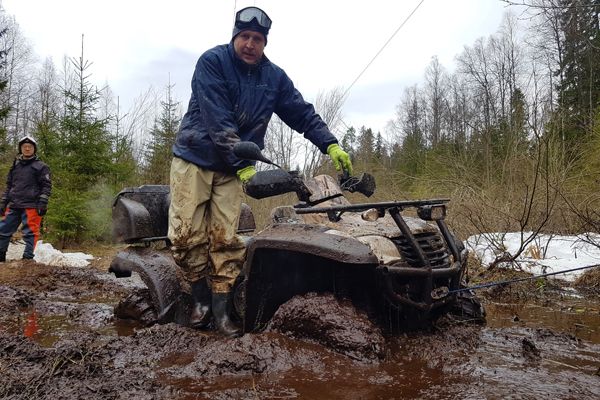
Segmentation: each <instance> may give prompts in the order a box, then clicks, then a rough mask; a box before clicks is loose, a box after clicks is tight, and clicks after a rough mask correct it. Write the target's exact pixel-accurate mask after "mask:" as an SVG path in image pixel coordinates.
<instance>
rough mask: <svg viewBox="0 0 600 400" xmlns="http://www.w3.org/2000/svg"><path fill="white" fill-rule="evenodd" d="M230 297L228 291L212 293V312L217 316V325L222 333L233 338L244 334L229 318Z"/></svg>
mask: <svg viewBox="0 0 600 400" xmlns="http://www.w3.org/2000/svg"><path fill="white" fill-rule="evenodd" d="M228 299H229V293H228V292H225V293H213V294H212V312H213V315H214V317H215V325H216V326H217V329H218V330H219V332H220V333H221V334H223V335H225V336H227V337H231V338H234V337H239V336H242V330H241V329H240V327H238V326H236V324H235V323H233V321H232V320H231V319H230V318H229V313H228V309H227V301H228Z"/></svg>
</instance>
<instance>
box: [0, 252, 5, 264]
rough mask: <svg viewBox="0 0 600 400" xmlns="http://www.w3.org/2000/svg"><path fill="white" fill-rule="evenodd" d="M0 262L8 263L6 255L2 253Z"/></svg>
mask: <svg viewBox="0 0 600 400" xmlns="http://www.w3.org/2000/svg"><path fill="white" fill-rule="evenodd" d="M0 262H6V253H0Z"/></svg>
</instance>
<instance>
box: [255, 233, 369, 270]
mask: <svg viewBox="0 0 600 400" xmlns="http://www.w3.org/2000/svg"><path fill="white" fill-rule="evenodd" d="M327 231H330V229H329V228H327V227H324V226H315V225H304V224H275V225H272V226H270V227H269V228H267V229H265V230H264V231H262V232H260V233H258V234H257V235H255V236H253V237H252V238H251V239H250V241H249V243H248V253H247V257H246V260H247V261H246V265H245V268H246V269H247V268H250V266H251V265H252V259H253V256H254V252H255V251H256V250H257V249H276V250H288V251H292V252H295V253H307V254H312V255H315V256H318V257H322V258H327V259H330V260H333V261H336V262H340V263H344V264H375V265H377V264H378V263H379V261H378V259H377V256H375V254H373V251H372V250H371V248H370V247H369V246H368V245H366V244H364V243H362V242H360V241H358V240H356V239H355V238H353V237H350V236H343V235H338V234H332V233H327ZM246 272H248V271H246ZM246 275H248V274H246Z"/></svg>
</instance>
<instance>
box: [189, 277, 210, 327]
mask: <svg viewBox="0 0 600 400" xmlns="http://www.w3.org/2000/svg"><path fill="white" fill-rule="evenodd" d="M211 297H212V296H211V290H210V288H209V287H208V284H207V282H206V278H204V279H200V280H198V281H196V282H194V283H192V298H193V299H194V304H193V305H192V313H191V314H190V326H191V327H192V328H194V329H206V328H207V327H208V324H210V320H211V318H212V312H211Z"/></svg>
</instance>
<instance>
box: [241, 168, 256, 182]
mask: <svg viewBox="0 0 600 400" xmlns="http://www.w3.org/2000/svg"><path fill="white" fill-rule="evenodd" d="M236 174H237V176H238V178H240V181H242V183H246V182H248V181H249V180H250V179H252V177H253V176H254V175H256V168H254V165H249V166H247V167H244V168H242V169H238V170H237V172H236Z"/></svg>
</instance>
